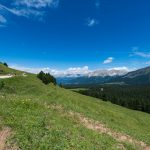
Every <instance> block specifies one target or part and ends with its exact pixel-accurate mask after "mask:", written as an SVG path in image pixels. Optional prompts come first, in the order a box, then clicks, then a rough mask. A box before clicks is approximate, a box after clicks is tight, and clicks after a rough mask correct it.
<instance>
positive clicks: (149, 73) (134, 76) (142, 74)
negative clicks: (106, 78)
mask: <svg viewBox="0 0 150 150" xmlns="http://www.w3.org/2000/svg"><path fill="white" fill-rule="evenodd" d="M110 82H124V83H125V84H150V67H146V68H142V69H139V70H136V71H132V72H129V73H127V74H125V75H123V76H120V77H116V78H114V79H112V80H110Z"/></svg>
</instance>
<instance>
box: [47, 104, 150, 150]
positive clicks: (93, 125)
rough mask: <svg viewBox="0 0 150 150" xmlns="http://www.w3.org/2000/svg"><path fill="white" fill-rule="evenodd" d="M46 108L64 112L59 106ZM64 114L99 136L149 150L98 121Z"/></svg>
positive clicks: (77, 114) (72, 114) (70, 113)
mask: <svg viewBox="0 0 150 150" xmlns="http://www.w3.org/2000/svg"><path fill="white" fill-rule="evenodd" d="M48 108H52V109H57V110H58V111H63V110H64V108H63V107H62V106H60V105H53V106H48ZM64 112H65V113H67V115H68V116H70V117H74V118H77V119H78V120H79V122H80V123H81V124H82V125H84V126H85V127H86V128H88V129H91V130H94V131H97V132H98V133H101V134H107V135H109V136H111V137H113V138H114V139H116V140H117V141H119V142H128V143H130V144H132V145H134V146H136V147H137V148H138V149H140V150H150V146H148V145H147V144H145V143H144V142H142V141H138V140H136V139H134V138H133V137H131V136H129V135H125V134H123V133H119V132H116V131H113V130H112V129H110V128H107V127H106V126H105V125H104V124H102V123H100V122H98V121H95V120H92V119H89V118H87V117H85V116H84V115H82V114H80V113H76V112H72V111H70V112H66V111H64Z"/></svg>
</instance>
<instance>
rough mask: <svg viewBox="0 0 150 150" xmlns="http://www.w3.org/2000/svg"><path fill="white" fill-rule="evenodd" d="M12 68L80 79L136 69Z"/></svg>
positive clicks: (124, 72) (16, 66) (119, 73)
mask: <svg viewBox="0 0 150 150" xmlns="http://www.w3.org/2000/svg"><path fill="white" fill-rule="evenodd" d="M10 67H11V68H14V69H17V70H22V71H26V72H30V73H35V74H37V73H39V72H40V71H41V70H42V71H44V72H46V73H50V74H52V75H53V76H55V77H79V76H89V77H90V76H114V75H123V74H126V73H128V72H129V71H133V70H135V69H129V68H128V67H125V66H123V67H115V68H109V69H98V70H90V69H89V67H88V66H84V67H72V68H68V69H65V70H57V69H51V68H49V67H44V68H28V67H21V66H18V65H12V66H10Z"/></svg>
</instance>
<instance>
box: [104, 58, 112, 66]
mask: <svg viewBox="0 0 150 150" xmlns="http://www.w3.org/2000/svg"><path fill="white" fill-rule="evenodd" d="M113 60H114V58H113V57H108V58H107V59H106V60H104V62H103V64H109V63H112V62H113Z"/></svg>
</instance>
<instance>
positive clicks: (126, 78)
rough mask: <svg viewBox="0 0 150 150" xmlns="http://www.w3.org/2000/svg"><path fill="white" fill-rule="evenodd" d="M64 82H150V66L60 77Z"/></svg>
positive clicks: (61, 81)
mask: <svg viewBox="0 0 150 150" xmlns="http://www.w3.org/2000/svg"><path fill="white" fill-rule="evenodd" d="M58 82H59V83H62V84H75V85H80V84H150V67H146V68H143V69H139V70H136V71H132V72H129V73H127V71H126V70H115V69H112V70H97V71H94V72H91V73H89V74H88V75H87V76H80V77H70V78H68V77H66V78H58Z"/></svg>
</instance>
